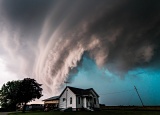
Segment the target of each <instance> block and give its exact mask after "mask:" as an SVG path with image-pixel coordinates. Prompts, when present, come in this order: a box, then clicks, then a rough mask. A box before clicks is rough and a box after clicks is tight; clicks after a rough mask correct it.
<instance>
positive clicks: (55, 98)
mask: <svg viewBox="0 0 160 115" xmlns="http://www.w3.org/2000/svg"><path fill="white" fill-rule="evenodd" d="M58 99H59V96H54V97H50V98H47V99H44V100H42V101H51V100H58Z"/></svg>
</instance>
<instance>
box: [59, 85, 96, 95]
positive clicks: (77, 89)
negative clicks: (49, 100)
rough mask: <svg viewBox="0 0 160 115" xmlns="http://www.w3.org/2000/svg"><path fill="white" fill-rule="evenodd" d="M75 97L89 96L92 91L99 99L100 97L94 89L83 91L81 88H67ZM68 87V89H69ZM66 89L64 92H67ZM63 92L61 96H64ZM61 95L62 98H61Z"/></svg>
mask: <svg viewBox="0 0 160 115" xmlns="http://www.w3.org/2000/svg"><path fill="white" fill-rule="evenodd" d="M67 87H68V88H69V89H70V90H71V91H72V92H73V93H74V94H75V95H80V96H83V95H89V94H90V93H91V91H93V92H94V93H95V94H96V95H97V97H99V95H98V94H97V93H96V92H95V91H94V89H93V88H89V89H81V88H75V87H70V86H67ZM67 87H66V88H67ZM66 88H65V89H64V90H63V92H64V91H65V90H66ZM63 92H62V93H61V95H62V94H63ZM61 95H60V97H61Z"/></svg>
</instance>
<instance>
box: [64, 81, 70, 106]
mask: <svg viewBox="0 0 160 115" xmlns="http://www.w3.org/2000/svg"><path fill="white" fill-rule="evenodd" d="M64 83H65V84H66V108H67V92H68V89H67V84H68V83H69V82H68V81H64Z"/></svg>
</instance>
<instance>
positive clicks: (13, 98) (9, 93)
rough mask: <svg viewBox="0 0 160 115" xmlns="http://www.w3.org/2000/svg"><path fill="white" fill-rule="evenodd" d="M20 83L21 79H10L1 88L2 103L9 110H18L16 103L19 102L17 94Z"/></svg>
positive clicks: (0, 97) (0, 100) (0, 102)
mask: <svg viewBox="0 0 160 115" xmlns="http://www.w3.org/2000/svg"><path fill="white" fill-rule="evenodd" d="M20 84H21V81H20V80H17V81H9V82H7V83H6V84H4V85H3V86H2V88H1V90H0V104H1V106H2V107H4V108H7V109H8V111H12V110H16V104H17V103H18V102H19V100H18V99H19V98H18V97H17V95H18V92H19V86H20Z"/></svg>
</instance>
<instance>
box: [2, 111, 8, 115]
mask: <svg viewBox="0 0 160 115" xmlns="http://www.w3.org/2000/svg"><path fill="white" fill-rule="evenodd" d="M0 115H8V112H0Z"/></svg>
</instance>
